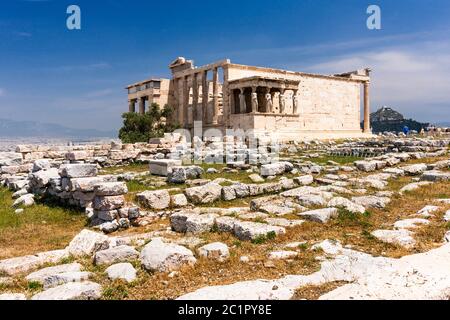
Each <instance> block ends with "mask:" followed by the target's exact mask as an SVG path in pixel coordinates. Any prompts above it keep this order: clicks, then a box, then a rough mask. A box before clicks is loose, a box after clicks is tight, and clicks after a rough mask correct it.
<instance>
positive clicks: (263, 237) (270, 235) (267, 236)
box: [251, 231, 277, 244]
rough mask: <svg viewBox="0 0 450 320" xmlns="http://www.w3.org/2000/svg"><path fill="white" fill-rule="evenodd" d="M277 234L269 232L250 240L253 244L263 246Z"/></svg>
mask: <svg viewBox="0 0 450 320" xmlns="http://www.w3.org/2000/svg"><path fill="white" fill-rule="evenodd" d="M276 236H277V234H276V233H275V232H274V231H270V232H268V233H267V234H260V235H259V236H257V237H256V238H255V239H252V241H251V242H252V243H253V244H263V243H266V242H267V241H268V240H273V239H275V238H276Z"/></svg>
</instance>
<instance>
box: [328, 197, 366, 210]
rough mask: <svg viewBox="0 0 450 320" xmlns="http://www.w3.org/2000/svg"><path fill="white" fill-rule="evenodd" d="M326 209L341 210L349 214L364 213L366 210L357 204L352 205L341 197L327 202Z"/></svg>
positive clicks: (352, 203)
mask: <svg viewBox="0 0 450 320" xmlns="http://www.w3.org/2000/svg"><path fill="white" fill-rule="evenodd" d="M327 205H328V207H335V208H342V209H345V210H347V211H349V212H351V213H364V212H365V211H366V209H365V208H364V207H363V206H362V205H360V204H357V203H354V202H352V201H350V200H348V199H346V198H343V197H334V198H333V199H331V200H330V201H328V204H327Z"/></svg>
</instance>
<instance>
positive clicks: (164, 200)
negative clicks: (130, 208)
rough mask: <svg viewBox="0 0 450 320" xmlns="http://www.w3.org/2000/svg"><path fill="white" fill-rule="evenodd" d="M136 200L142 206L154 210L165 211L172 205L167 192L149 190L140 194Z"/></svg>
mask: <svg viewBox="0 0 450 320" xmlns="http://www.w3.org/2000/svg"><path fill="white" fill-rule="evenodd" d="M136 198H137V201H138V202H139V203H140V204H141V205H142V206H144V207H146V208H150V209H154V210H163V209H166V208H168V207H169V205H170V194H169V192H168V191H167V190H155V191H148V190H147V191H144V192H141V193H138V194H137V195H136Z"/></svg>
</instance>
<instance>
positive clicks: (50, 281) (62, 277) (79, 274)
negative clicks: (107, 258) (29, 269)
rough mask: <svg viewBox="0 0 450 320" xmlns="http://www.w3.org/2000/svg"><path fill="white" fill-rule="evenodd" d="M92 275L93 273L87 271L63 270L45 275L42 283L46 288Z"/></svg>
mask: <svg viewBox="0 0 450 320" xmlns="http://www.w3.org/2000/svg"><path fill="white" fill-rule="evenodd" d="M91 276H92V273H91V272H87V271H73V272H62V273H57V274H53V275H49V276H47V277H45V278H44V279H43V282H42V284H43V286H44V289H45V290H46V289H49V288H53V287H56V286H59V285H61V284H65V283H69V282H81V281H84V280H88V279H89V277H91Z"/></svg>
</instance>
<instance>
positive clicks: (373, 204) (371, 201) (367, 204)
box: [352, 196, 391, 209]
mask: <svg viewBox="0 0 450 320" xmlns="http://www.w3.org/2000/svg"><path fill="white" fill-rule="evenodd" d="M352 201H353V202H354V203H356V204H358V205H361V206H363V207H364V208H378V209H383V208H385V207H386V206H387V205H388V204H389V202H390V201H391V199H390V198H388V197H377V196H360V197H353V198H352Z"/></svg>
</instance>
